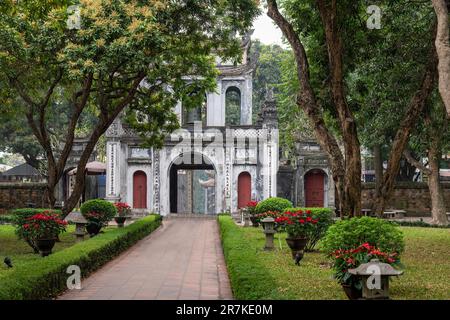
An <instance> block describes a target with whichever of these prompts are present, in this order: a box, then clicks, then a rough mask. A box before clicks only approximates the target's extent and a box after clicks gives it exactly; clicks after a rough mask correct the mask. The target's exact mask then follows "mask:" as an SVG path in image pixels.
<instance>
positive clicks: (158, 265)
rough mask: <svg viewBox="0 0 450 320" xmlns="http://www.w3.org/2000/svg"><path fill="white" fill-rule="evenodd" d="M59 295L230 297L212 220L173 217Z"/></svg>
mask: <svg viewBox="0 0 450 320" xmlns="http://www.w3.org/2000/svg"><path fill="white" fill-rule="evenodd" d="M81 285H82V289H81V290H73V291H67V292H66V293H64V294H63V295H61V296H60V297H59V299H63V300H178V299H183V300H198V299H200V300H221V299H232V298H233V296H232V292H231V287H230V282H229V278H228V274H227V269H226V265H225V260H224V256H223V251H222V246H221V243H220V236H219V227H218V223H217V221H216V220H215V219H205V218H204V219H202V218H176V219H170V220H164V222H163V226H162V227H160V228H159V229H158V230H156V231H154V232H153V233H152V234H151V235H150V236H148V237H146V238H145V239H143V240H141V241H140V242H138V243H137V244H136V245H135V246H133V247H132V248H130V249H129V250H128V251H126V252H125V253H123V254H122V255H120V256H119V257H118V258H116V259H115V260H113V261H111V262H109V263H108V264H106V265H105V266H104V267H103V268H101V269H100V270H98V271H97V272H95V273H94V274H92V275H91V276H90V277H88V278H87V279H84V280H82V282H81Z"/></svg>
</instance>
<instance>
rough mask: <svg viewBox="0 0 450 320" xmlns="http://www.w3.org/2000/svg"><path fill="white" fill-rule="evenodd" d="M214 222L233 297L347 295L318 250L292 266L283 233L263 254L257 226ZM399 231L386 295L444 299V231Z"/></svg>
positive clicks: (449, 242)
mask: <svg viewBox="0 0 450 320" xmlns="http://www.w3.org/2000/svg"><path fill="white" fill-rule="evenodd" d="M219 223H220V228H221V236H222V243H223V247H224V254H225V260H226V262H227V268H228V272H229V275H230V280H231V286H232V288H233V293H234V297H235V298H236V299H245V300H247V299H283V300H307V299H317V300H325V299H347V298H346V296H345V294H344V293H343V290H342V288H341V287H340V285H338V283H337V282H336V281H335V280H334V279H333V278H332V275H333V271H332V270H331V268H330V265H329V262H330V261H329V260H328V259H327V258H326V257H325V255H324V254H322V253H320V252H312V253H306V254H305V257H304V258H303V260H302V261H301V266H300V267H298V266H295V264H294V262H293V260H292V258H291V254H290V250H289V248H288V247H287V244H286V242H285V235H284V234H277V235H276V238H275V245H276V247H277V248H276V250H274V251H271V252H267V251H264V250H263V249H262V248H263V247H264V241H265V240H264V234H263V233H262V229H261V228H242V227H239V226H237V225H236V224H235V223H234V222H233V221H232V219H231V218H229V217H219ZM401 229H402V231H403V233H404V235H405V243H406V248H405V252H404V254H403V256H402V262H403V264H404V269H403V270H404V271H405V273H404V275H403V276H401V277H399V278H398V279H394V280H393V281H391V290H390V292H391V298H392V299H397V300H401V299H450V230H448V229H430V228H417V227H401ZM280 242H281V249H280V244H279V243H280Z"/></svg>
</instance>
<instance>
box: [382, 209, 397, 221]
mask: <svg viewBox="0 0 450 320" xmlns="http://www.w3.org/2000/svg"><path fill="white" fill-rule="evenodd" d="M383 218H385V219H394V218H395V212H394V211H385V212H383Z"/></svg>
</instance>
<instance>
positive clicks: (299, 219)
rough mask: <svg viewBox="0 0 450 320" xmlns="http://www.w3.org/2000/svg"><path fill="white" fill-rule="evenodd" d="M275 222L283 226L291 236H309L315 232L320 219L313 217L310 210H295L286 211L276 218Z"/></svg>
mask: <svg viewBox="0 0 450 320" xmlns="http://www.w3.org/2000/svg"><path fill="white" fill-rule="evenodd" d="M275 222H276V223H278V224H280V225H281V226H282V228H283V229H284V230H285V231H286V232H287V234H288V236H289V237H292V238H296V237H300V238H308V237H309V235H310V234H312V233H314V229H315V228H316V225H317V223H318V222H319V220H318V219H315V218H314V217H312V212H311V211H310V210H306V211H303V210H294V211H285V212H284V213H282V214H281V215H280V216H279V217H278V218H276V219H275Z"/></svg>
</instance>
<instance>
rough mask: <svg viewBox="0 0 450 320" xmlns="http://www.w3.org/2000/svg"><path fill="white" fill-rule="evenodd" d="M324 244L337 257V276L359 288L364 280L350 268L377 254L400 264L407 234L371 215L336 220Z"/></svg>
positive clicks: (322, 243)
mask: <svg viewBox="0 0 450 320" xmlns="http://www.w3.org/2000/svg"><path fill="white" fill-rule="evenodd" d="M321 245H322V249H323V250H324V252H325V254H327V256H328V257H330V258H331V259H333V260H334V261H333V269H334V270H335V278H336V279H337V280H338V281H339V282H340V283H341V284H348V285H353V286H355V287H356V288H361V283H360V280H359V278H358V277H355V276H352V275H351V274H349V273H348V271H347V270H348V269H349V268H357V267H358V266H359V265H360V264H362V263H366V262H368V261H370V259H373V258H378V259H380V260H382V261H384V262H387V263H390V264H398V263H400V260H399V255H400V254H401V253H402V252H403V250H404V242H403V234H402V232H401V231H400V230H399V229H398V228H397V227H396V226H395V225H393V224H391V223H390V222H388V221H385V220H382V219H378V218H370V217H361V218H351V219H345V220H340V221H338V222H336V223H335V224H334V225H332V226H331V227H329V229H328V231H327V232H326V234H325V237H324V238H323V239H322V242H321Z"/></svg>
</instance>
